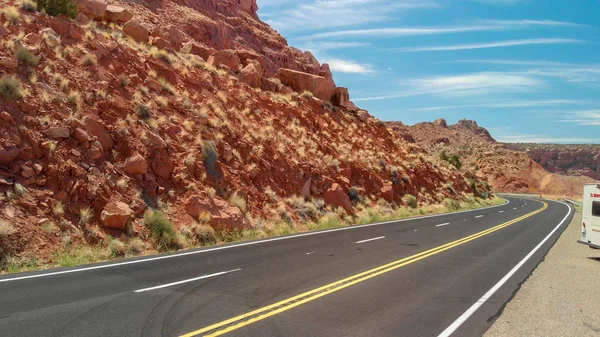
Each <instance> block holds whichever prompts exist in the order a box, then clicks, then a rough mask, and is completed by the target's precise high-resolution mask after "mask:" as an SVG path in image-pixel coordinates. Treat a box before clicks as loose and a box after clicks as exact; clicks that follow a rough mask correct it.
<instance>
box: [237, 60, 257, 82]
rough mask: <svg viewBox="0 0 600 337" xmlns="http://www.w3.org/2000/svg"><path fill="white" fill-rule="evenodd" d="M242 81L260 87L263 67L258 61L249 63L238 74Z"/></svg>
mask: <svg viewBox="0 0 600 337" xmlns="http://www.w3.org/2000/svg"><path fill="white" fill-rule="evenodd" d="M238 78H239V80H240V81H242V82H244V83H246V84H248V85H249V86H251V87H254V88H260V86H261V83H262V82H261V80H262V68H261V66H260V64H259V63H258V62H254V63H249V64H248V65H247V66H245V67H244V69H242V70H241V71H240V73H239V74H238Z"/></svg>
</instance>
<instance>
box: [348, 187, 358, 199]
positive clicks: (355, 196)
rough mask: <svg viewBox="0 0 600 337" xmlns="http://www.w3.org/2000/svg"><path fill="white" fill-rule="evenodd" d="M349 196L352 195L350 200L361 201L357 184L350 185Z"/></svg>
mask: <svg viewBox="0 0 600 337" xmlns="http://www.w3.org/2000/svg"><path fill="white" fill-rule="evenodd" d="M348 196H349V197H350V201H352V202H359V201H360V192H359V191H358V188H357V187H356V186H352V187H350V189H349V190H348Z"/></svg>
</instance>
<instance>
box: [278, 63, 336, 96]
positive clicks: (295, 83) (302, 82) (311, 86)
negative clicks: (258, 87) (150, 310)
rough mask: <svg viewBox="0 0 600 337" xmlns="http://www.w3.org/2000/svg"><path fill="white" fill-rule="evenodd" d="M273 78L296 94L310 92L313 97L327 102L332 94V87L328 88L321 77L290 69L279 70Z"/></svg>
mask: <svg viewBox="0 0 600 337" xmlns="http://www.w3.org/2000/svg"><path fill="white" fill-rule="evenodd" d="M275 77H276V78H278V79H279V80H280V81H281V83H282V84H284V85H286V86H288V87H290V88H292V90H294V91H296V92H303V91H305V90H307V91H310V92H312V93H313V94H314V96H315V97H317V98H319V99H321V100H324V101H329V100H330V99H331V96H332V94H333V89H334V88H333V87H332V86H330V84H329V83H328V81H327V79H326V78H325V77H322V76H318V75H313V74H309V73H304V72H301V71H296V70H292V69H285V68H280V69H279V70H277V73H276V74H275Z"/></svg>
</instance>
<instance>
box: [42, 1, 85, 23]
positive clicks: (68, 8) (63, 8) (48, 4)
mask: <svg viewBox="0 0 600 337" xmlns="http://www.w3.org/2000/svg"><path fill="white" fill-rule="evenodd" d="M36 2H37V8H38V10H43V11H45V12H46V14H48V15H52V16H59V15H65V16H66V17H68V18H71V19H74V18H75V17H76V16H77V13H78V12H79V10H78V8H77V4H76V3H75V1H73V0H36Z"/></svg>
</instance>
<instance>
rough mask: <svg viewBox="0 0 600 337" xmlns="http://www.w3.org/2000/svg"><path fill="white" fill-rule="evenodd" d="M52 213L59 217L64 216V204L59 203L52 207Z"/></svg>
mask: <svg viewBox="0 0 600 337" xmlns="http://www.w3.org/2000/svg"><path fill="white" fill-rule="evenodd" d="M52 213H54V215H58V216H62V215H63V214H65V206H64V205H63V203H62V202H60V201H59V202H57V203H56V204H54V206H53V207H52Z"/></svg>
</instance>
